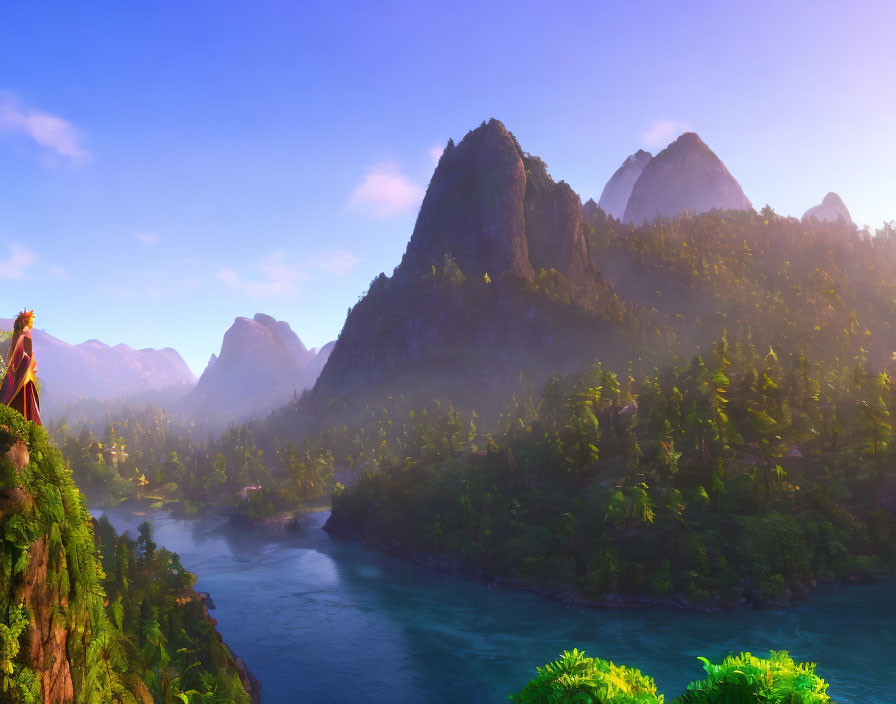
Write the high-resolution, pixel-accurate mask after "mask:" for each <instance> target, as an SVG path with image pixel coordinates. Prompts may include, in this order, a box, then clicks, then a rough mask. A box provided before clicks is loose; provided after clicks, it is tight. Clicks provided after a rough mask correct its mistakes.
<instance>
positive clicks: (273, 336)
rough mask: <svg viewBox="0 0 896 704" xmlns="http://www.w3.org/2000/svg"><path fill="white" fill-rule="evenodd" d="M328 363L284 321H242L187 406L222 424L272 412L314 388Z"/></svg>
mask: <svg viewBox="0 0 896 704" xmlns="http://www.w3.org/2000/svg"><path fill="white" fill-rule="evenodd" d="M325 361H326V356H324V357H323V358H321V355H320V353H317V354H315V353H314V352H311V351H309V350H308V349H307V348H306V347H305V345H304V344H303V343H302V341H301V340H300V339H299V336H298V335H296V333H295V332H293V330H292V328H291V327H290V326H289V323H287V322H286V321H284V320H277V319H276V318H274V317H273V316H270V315H267V314H265V313H256V314H255V315H254V316H253V317H252V318H244V317H238V318H236V319H235V320H234V321H233V325H231V326H230V328H229V329H228V330H227V332H225V333H224V340H223V341H222V343H221V353H220V354H219V355H217V356H216V355H214V354H213V355H212V356H211V358H210V359H209V362H208V366H206V368H205V371H204V372H203V373H202V376H201V377H200V378H199V383H198V384H197V385H196V388H195V389H194V390H193V391H192V392H191V394H190V395H189V396H188V397H187V398H186V399H185V401H184V405H185V407H186V408H187V409H189V410H192V411H195V412H199V413H203V414H208V415H210V416H216V417H219V418H224V417H225V416H230V417H238V416H241V415H245V414H249V413H253V412H256V411H265V410H271V409H273V408H275V407H277V406H278V405H280V404H283V403H286V402H287V401H288V400H289V399H290V397H291V396H292V395H293V393H299V392H301V391H302V390H304V389H305V388H308V387H310V386H311V385H312V384H313V383H314V381H315V380H316V379H317V374H318V373H319V372H320V367H322V366H323V363H324V362H325ZM312 368H313V370H312Z"/></svg>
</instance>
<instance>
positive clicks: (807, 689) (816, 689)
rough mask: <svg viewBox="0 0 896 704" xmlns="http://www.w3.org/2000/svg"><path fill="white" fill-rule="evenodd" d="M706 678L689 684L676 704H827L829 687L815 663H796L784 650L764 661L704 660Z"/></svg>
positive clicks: (750, 657)
mask: <svg viewBox="0 0 896 704" xmlns="http://www.w3.org/2000/svg"><path fill="white" fill-rule="evenodd" d="M700 659H701V660H702V661H703V668H704V669H705V670H706V679H704V680H700V681H699V682H692V683H691V684H689V685H688V689H687V692H685V693H684V694H682V695H681V696H680V697H678V698H677V699H676V700H675V704H729V703H730V704H741V703H743V704H753V702H756V704H827V703H828V702H831V698H830V697H829V696H828V695H827V689H828V685H827V683H826V682H825V681H824V680H823V679H821V678H820V677H819V676H818V675H816V674H815V663H795V662H794V661H793V659H792V658H791V657H790V656H789V655H788V654H787V653H786V652H784V651H780V652H775V651H772V652H771V653H770V655H769V658H768V659H767V660H765V659H762V658H757V657H755V656H754V655H751V654H750V653H741V654H740V655H731V656H729V657H727V658H725V659H724V660H723V661H722V663H721V664H720V665H713V664H712V663H711V662H709V660H707V659H706V658H700Z"/></svg>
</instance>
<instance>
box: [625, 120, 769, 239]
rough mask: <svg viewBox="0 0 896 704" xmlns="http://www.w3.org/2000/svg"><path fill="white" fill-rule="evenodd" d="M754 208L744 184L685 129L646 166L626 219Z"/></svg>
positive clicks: (647, 219)
mask: <svg viewBox="0 0 896 704" xmlns="http://www.w3.org/2000/svg"><path fill="white" fill-rule="evenodd" d="M715 209H719V210H752V209H753V206H752V204H751V203H750V201H749V200H748V199H747V197H746V196H745V195H744V192H743V190H742V189H741V187H740V184H739V183H738V182H737V181H736V180H735V178H734V177H733V176H732V175H731V174H730V173H729V171H728V169H727V168H725V164H723V163H722V161H721V159H719V157H717V156H716V155H715V154H714V153H713V151H712V150H711V149H710V148H709V147H708V146H706V144H704V143H703V140H701V139H700V137H699V136H697V134H695V133H694V132H685V133H684V134H683V135H681V136H680V137H679V138H678V139H676V140H675V141H674V142H672V144H670V145H669V146H668V147H666V148H665V149H664V150H663V151H661V152H660V153H659V154H657V155H656V156H655V157H654V158H653V159H651V160H650V161H649V162H648V163H647V164H646V165H645V166H644V169H643V171H641V175H640V176H639V177H638V180H637V181H636V182H635V185H634V186H633V187H632V194H631V196H630V197H629V199H628V203H627V205H626V207H625V214H624V215H623V217H622V219H623V221H624V222H630V223H634V224H636V225H640V224H641V223H643V222H644V221H645V220H646V221H647V222H653V220H654V218H656V217H657V216H659V217H661V218H673V217H675V216H677V215H680V214H682V213H705V212H708V211H710V210H715Z"/></svg>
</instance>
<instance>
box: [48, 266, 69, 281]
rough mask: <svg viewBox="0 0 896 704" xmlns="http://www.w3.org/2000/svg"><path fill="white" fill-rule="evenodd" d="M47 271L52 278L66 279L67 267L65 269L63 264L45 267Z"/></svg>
mask: <svg viewBox="0 0 896 704" xmlns="http://www.w3.org/2000/svg"><path fill="white" fill-rule="evenodd" d="M47 271H49V272H50V274H52V276H53V277H54V278H56V279H59V280H60V281H68V278H69V274H68V269H66V268H65V267H64V266H51V267H49V268H48V269H47Z"/></svg>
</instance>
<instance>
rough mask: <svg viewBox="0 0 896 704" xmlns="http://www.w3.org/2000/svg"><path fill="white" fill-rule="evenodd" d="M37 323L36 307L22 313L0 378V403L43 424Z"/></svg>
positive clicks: (28, 418)
mask: <svg viewBox="0 0 896 704" xmlns="http://www.w3.org/2000/svg"><path fill="white" fill-rule="evenodd" d="M33 326H34V311H33V310H31V311H22V312H21V313H19V317H18V318H16V322H15V325H14V326H13V331H12V340H11V341H10V343H9V354H8V355H7V357H6V374H5V375H4V376H3V381H2V382H0V403H3V404H5V405H7V406H9V407H10V408H13V409H15V410H17V411H18V412H19V413H21V414H22V415H23V416H25V419H26V420H30V421H34V422H35V423H37V424H38V425H43V424H42V423H41V422H40V399H39V398H38V395H37V362H35V361H34V348H33V346H32V342H31V328H32V327H33Z"/></svg>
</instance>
